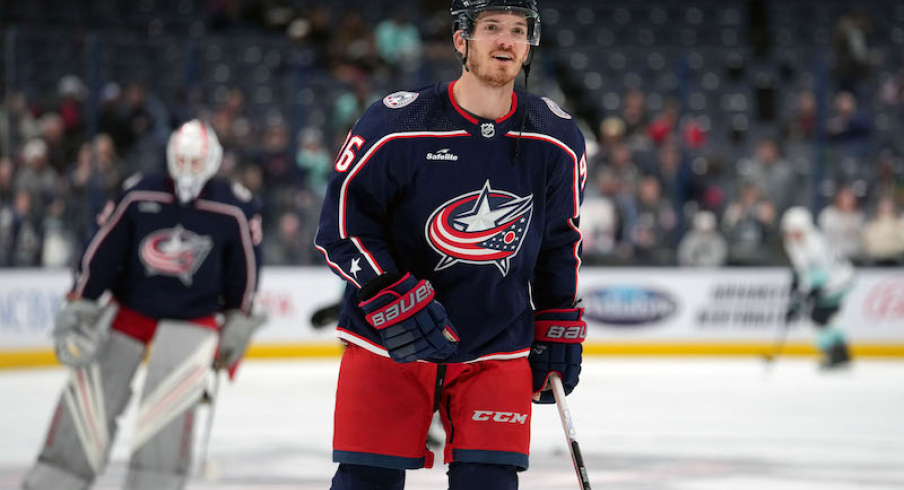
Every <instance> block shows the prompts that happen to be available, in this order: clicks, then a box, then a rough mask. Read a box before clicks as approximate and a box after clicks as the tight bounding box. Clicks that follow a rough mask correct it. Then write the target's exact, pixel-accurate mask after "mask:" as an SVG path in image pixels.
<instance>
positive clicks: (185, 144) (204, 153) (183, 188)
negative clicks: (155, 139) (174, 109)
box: [166, 119, 223, 204]
mask: <svg viewBox="0 0 904 490" xmlns="http://www.w3.org/2000/svg"><path fill="white" fill-rule="evenodd" d="M222 159H223V147H222V146H220V142H219V140H218V139H217V135H216V133H214V131H213V129H211V128H210V127H209V126H208V125H206V124H204V123H202V122H201V121H199V120H197V119H193V120H191V121H189V122H187V123H185V124H183V125H182V126H181V127H180V128H179V129H177V130H176V131H175V132H173V134H172V136H170V139H169V143H168V144H167V146H166V168H167V171H168V172H169V175H170V177H172V179H173V184H174V185H175V191H176V197H177V198H179V202H181V203H183V204H184V203H187V202H189V201H191V200H193V199H195V198H197V197H198V194H200V193H201V189H203V188H204V185H205V184H206V183H207V181H208V180H210V179H211V178H212V177H213V176H214V175H216V173H217V171H218V170H219V169H220V161H221V160H222Z"/></svg>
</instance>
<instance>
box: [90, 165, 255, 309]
mask: <svg viewBox="0 0 904 490" xmlns="http://www.w3.org/2000/svg"><path fill="white" fill-rule="evenodd" d="M123 187H124V189H123V192H122V194H121V195H120V197H119V198H118V199H117V201H116V202H115V203H112V202H111V203H108V204H107V206H106V208H105V209H104V211H103V212H102V213H101V215H100V216H99V217H98V225H99V226H100V227H99V229H98V230H97V231H96V233H95V234H94V236H93V238H92V239H91V241H90V242H89V243H88V246H87V248H86V249H85V252H84V254H83V256H82V258H81V261H80V263H79V265H78V274H77V277H76V281H75V285H74V287H73V292H74V293H75V294H77V295H79V296H82V297H85V298H87V299H97V298H98V297H99V296H100V295H101V294H103V293H104V291H106V290H110V291H111V292H112V293H113V296H114V298H115V299H116V300H117V301H118V302H119V303H120V304H121V305H122V306H125V307H126V308H129V309H132V310H135V311H137V312H138V313H140V314H142V315H144V316H146V317H150V318H155V319H160V318H169V319H182V320H187V319H192V318H200V317H205V316H209V315H212V314H214V313H216V312H218V311H225V310H230V309H241V310H242V311H244V312H245V313H246V314H247V313H250V309H251V302H252V299H253V295H254V292H255V290H256V287H257V277H258V270H259V264H260V251H259V247H258V245H259V244H260V240H261V223H260V216H259V215H258V211H257V209H256V206H255V204H254V203H253V201H252V197H251V193H250V192H249V191H248V190H247V189H245V188H244V187H242V186H241V185H239V184H229V183H227V182H225V181H223V180H219V179H211V180H210V181H209V182H208V183H207V185H206V186H205V187H204V189H203V190H202V191H201V194H200V196H199V197H198V199H195V200H194V201H192V202H191V203H189V204H188V205H185V206H183V205H180V204H179V202H178V200H177V199H176V197H175V195H174V193H173V183H172V180H171V179H169V178H168V177H166V176H165V175H162V174H161V175H151V176H147V177H143V176H141V175H140V174H138V175H135V176H133V177H131V178H129V179H127V180H126V182H125V184H124V185H123Z"/></svg>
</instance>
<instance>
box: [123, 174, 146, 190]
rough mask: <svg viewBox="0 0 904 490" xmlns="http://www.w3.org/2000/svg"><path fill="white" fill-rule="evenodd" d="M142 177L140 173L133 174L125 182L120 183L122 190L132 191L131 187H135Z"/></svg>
mask: <svg viewBox="0 0 904 490" xmlns="http://www.w3.org/2000/svg"><path fill="white" fill-rule="evenodd" d="M143 177H144V175H141V172H135V173H134V174H132V175H130V176H129V177H128V178H127V179H126V180H124V181H122V190H124V191H128V190H130V189H132V187H135V186H136V185H138V183H139V182H141V179H142V178H143Z"/></svg>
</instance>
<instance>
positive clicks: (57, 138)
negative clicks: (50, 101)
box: [38, 112, 70, 172]
mask: <svg viewBox="0 0 904 490" xmlns="http://www.w3.org/2000/svg"><path fill="white" fill-rule="evenodd" d="M38 130H39V131H40V138H41V140H42V141H44V143H45V145H46V148H47V163H48V164H49V165H50V166H51V167H52V168H53V169H54V170H55V171H57V172H62V171H63V169H64V168H65V166H66V164H67V163H68V162H69V161H70V156H69V154H68V152H67V151H66V125H65V123H64V122H63V118H62V117H60V115H59V114H57V113H55V112H48V113H46V114H44V115H43V116H41V118H40V119H38Z"/></svg>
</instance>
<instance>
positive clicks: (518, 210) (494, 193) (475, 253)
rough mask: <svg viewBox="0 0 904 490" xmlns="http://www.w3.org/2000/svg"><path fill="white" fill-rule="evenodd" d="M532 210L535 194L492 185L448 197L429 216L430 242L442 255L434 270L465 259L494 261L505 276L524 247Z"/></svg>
mask: <svg viewBox="0 0 904 490" xmlns="http://www.w3.org/2000/svg"><path fill="white" fill-rule="evenodd" d="M532 214H533V194H531V195H529V196H527V197H519V196H516V195H515V194H512V193H510V192H505V191H502V190H498V189H493V188H492V187H491V186H490V181H487V182H486V183H485V184H484V185H483V188H482V189H481V190H479V191H474V192H469V193H467V194H463V195H461V196H458V197H456V198H454V199H451V200H449V201H447V202H446V203H445V204H443V205H442V206H440V207H439V208H437V209H436V210H435V211H434V212H433V214H432V215H431V216H430V219H428V220H427V226H426V228H425V233H426V235H427V242H428V243H429V244H430V246H431V247H432V248H433V250H436V252H437V253H438V254H440V256H441V257H442V258H441V259H440V261H439V263H438V264H437V265H436V268H435V270H442V269H446V268H448V267H452V266H453V265H455V264H457V263H459V262H464V263H467V264H474V265H495V266H496V267H497V268H498V269H499V272H501V273H502V275H503V276H505V275H506V274H508V271H509V267H510V264H511V260H512V258H513V257H515V256H516V255H517V254H518V251H519V250H521V244H522V243H523V241H524V236H525V235H526V234H527V230H528V228H529V227H530V220H531V216H532Z"/></svg>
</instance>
